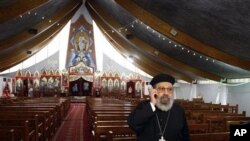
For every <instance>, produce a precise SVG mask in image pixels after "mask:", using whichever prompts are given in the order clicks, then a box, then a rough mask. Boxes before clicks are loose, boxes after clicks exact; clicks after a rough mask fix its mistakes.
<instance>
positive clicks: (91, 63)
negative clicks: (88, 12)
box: [66, 16, 96, 69]
mask: <svg viewBox="0 0 250 141" xmlns="http://www.w3.org/2000/svg"><path fill="white" fill-rule="evenodd" d="M69 40H70V41H69V45H68V46H69V47H68V51H67V61H66V68H69V67H71V66H75V65H77V64H78V63H79V62H83V63H84V64H85V65H86V66H88V67H92V68H94V69H95V68H96V57H95V47H94V36H93V26H92V25H91V24H89V23H88V22H87V21H86V20H85V18H84V17H83V16H80V17H79V19H78V20H77V21H76V22H75V23H72V24H71V28H70V37H69Z"/></svg>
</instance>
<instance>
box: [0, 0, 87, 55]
mask: <svg viewBox="0 0 250 141" xmlns="http://www.w3.org/2000/svg"><path fill="white" fill-rule="evenodd" d="M81 4H82V1H81V0H70V2H69V3H68V4H67V5H65V6H64V7H63V8H61V9H60V10H58V11H57V12H56V13H54V14H53V15H51V16H50V17H47V18H46V19H44V20H41V21H40V22H39V23H37V24H35V25H34V26H32V27H30V29H35V30H37V34H31V33H29V32H28V30H29V29H27V30H25V31H23V32H21V33H19V34H17V35H15V36H11V37H9V38H7V39H5V40H2V41H0V44H1V45H0V52H2V53H3V51H4V50H6V49H7V50H11V48H13V49H12V50H15V49H16V48H17V47H18V46H22V45H23V44H24V43H26V42H29V41H31V40H32V39H33V38H36V36H39V35H40V34H41V33H42V32H44V31H46V30H47V29H49V28H50V27H51V26H53V25H54V24H60V22H59V21H60V20H61V18H63V17H64V16H65V15H66V14H67V13H69V12H71V11H72V10H75V9H78V8H79V6H80V5H81ZM20 20H22V19H20ZM0 54H1V53H0Z"/></svg>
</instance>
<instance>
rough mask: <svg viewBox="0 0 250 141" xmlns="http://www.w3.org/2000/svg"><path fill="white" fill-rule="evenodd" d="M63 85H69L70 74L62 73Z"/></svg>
mask: <svg viewBox="0 0 250 141" xmlns="http://www.w3.org/2000/svg"><path fill="white" fill-rule="evenodd" d="M62 86H68V75H67V73H63V74H62Z"/></svg>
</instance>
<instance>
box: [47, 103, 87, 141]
mask: <svg viewBox="0 0 250 141" xmlns="http://www.w3.org/2000/svg"><path fill="white" fill-rule="evenodd" d="M84 113H85V104H84V103H71V106H70V110H69V113H68V115H67V116H66V118H65V119H64V121H63V122H62V125H61V126H60V128H59V129H58V131H57V133H56V134H55V136H54V138H53V140H52V141H83V133H84V129H83V128H84V126H83V124H84V123H83V117H84Z"/></svg>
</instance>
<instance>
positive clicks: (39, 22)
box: [0, 0, 250, 82]
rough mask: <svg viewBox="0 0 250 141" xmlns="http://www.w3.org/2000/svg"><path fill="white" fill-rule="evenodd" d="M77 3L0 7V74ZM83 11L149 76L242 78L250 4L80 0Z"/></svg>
mask: <svg viewBox="0 0 250 141" xmlns="http://www.w3.org/2000/svg"><path fill="white" fill-rule="evenodd" d="M82 3H83V1H82V0H64V1H61V0H36V1H35V2H30V0H22V1H21V0H13V1H7V0H3V1H1V2H0V64H1V65H0V71H3V70H5V69H7V68H9V67H11V66H13V65H15V64H17V63H19V62H22V61H23V60H24V59H26V58H28V57H29V56H31V55H33V54H34V53H35V52H37V51H39V50H40V49H41V48H42V47H43V45H45V44H47V43H48V42H49V41H50V39H51V38H53V36H54V35H55V34H56V33H58V32H59V31H60V29H61V28H62V27H63V26H64V25H65V24H66V23H67V21H69V20H70V19H71V17H72V15H73V14H74V13H75V12H76V10H77V9H78V8H79V7H80V5H81V4H82ZM85 5H86V7H87V9H88V11H89V13H90V15H91V17H92V18H93V20H94V21H95V22H96V23H97V25H98V26H99V28H100V29H101V30H102V31H103V33H104V34H105V35H106V38H107V39H108V40H109V41H110V43H111V44H113V45H114V47H115V48H116V49H117V50H118V51H119V52H120V53H121V54H122V55H123V56H125V57H132V58H133V59H134V64H135V65H137V66H138V67H139V68H141V69H142V70H144V71H145V72H147V73H149V74H151V75H155V74H157V73H160V72H165V73H170V74H172V75H174V76H175V77H176V78H178V79H182V80H185V81H188V82H192V80H203V79H211V80H216V81H220V80H222V79H224V78H229V79H231V78H249V77H250V47H249V45H250V40H249V37H250V14H249V13H250V2H246V1H242V0H238V1H227V0H220V1H205V0H204V1H192V2H190V1H184V0H174V1H173V0H157V1H155V0H86V2H85ZM27 51H32V54H27Z"/></svg>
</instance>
